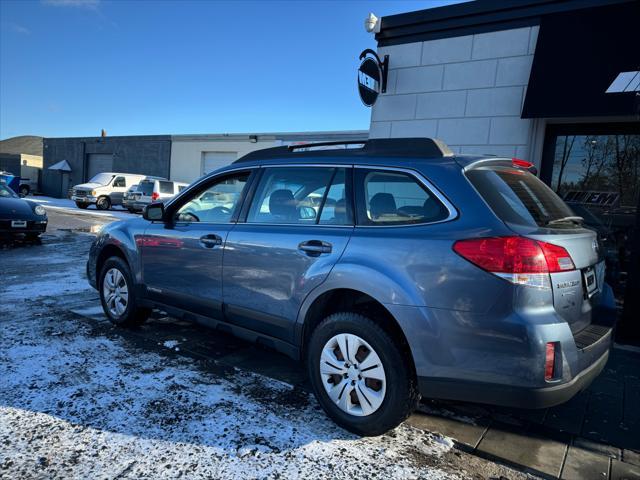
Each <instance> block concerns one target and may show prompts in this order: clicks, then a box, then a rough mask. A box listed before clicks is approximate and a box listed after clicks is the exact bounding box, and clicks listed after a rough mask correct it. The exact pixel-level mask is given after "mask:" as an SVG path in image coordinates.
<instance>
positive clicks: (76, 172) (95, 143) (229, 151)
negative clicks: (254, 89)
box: [42, 130, 368, 197]
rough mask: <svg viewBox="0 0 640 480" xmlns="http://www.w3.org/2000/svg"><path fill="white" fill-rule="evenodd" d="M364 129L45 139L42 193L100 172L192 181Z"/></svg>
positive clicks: (62, 192)
mask: <svg viewBox="0 0 640 480" xmlns="http://www.w3.org/2000/svg"><path fill="white" fill-rule="evenodd" d="M367 137H368V131H366V130H359V131H347V132H302V133H251V134H211V135H173V136H171V135H146V136H121V137H77V138H45V139H44V169H43V173H42V191H43V193H44V194H45V195H51V196H54V197H65V196H67V194H68V191H69V188H70V187H73V185H76V184H79V183H84V182H86V181H88V180H89V179H90V178H92V177H93V176H94V175H95V174H97V173H100V172H122V173H140V174H144V175H154V176H159V177H165V178H169V179H171V180H175V181H180V182H187V183H190V182H192V181H194V180H196V179H197V178H199V177H201V176H202V175H204V174H205V173H209V172H211V171H213V170H215V169H216V168H219V167H222V166H223V165H227V164H229V163H231V162H233V161H234V160H236V159H237V158H239V157H241V156H243V155H244V154H246V153H248V152H251V151H253V150H257V149H260V148H267V147H273V146H278V145H288V144H295V143H305V142H311V141H316V142H318V141H325V142H326V141H348V140H365V139H366V138H367Z"/></svg>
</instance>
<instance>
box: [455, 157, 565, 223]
mask: <svg viewBox="0 0 640 480" xmlns="http://www.w3.org/2000/svg"><path fill="white" fill-rule="evenodd" d="M467 178H468V179H469V180H470V181H471V183H472V184H473V186H474V187H475V188H476V190H478V192H479V193H480V195H481V196H482V198H484V200H485V201H486V202H487V203H488V204H489V207H491V209H492V210H493V211H494V213H495V214H496V215H497V216H498V217H499V218H500V219H502V220H503V221H505V222H509V223H514V224H519V225H532V226H534V225H537V226H539V227H551V226H552V225H549V222H551V221H554V220H559V219H562V218H566V217H570V216H572V215H574V213H573V212H572V211H571V209H570V208H569V207H568V206H567V204H566V203H564V202H563V201H562V199H561V198H560V197H559V196H558V195H556V193H555V192H554V191H553V190H551V189H550V188H549V187H548V186H547V185H545V184H544V183H543V182H542V181H541V180H540V179H539V178H538V177H536V176H535V175H532V174H531V173H529V172H526V171H523V170H518V169H515V168H509V167H481V168H477V169H473V170H470V171H469V172H467ZM553 226H555V227H558V228H567V227H577V225H576V224H575V223H572V222H570V221H567V222H561V223H556V224H555V225H553Z"/></svg>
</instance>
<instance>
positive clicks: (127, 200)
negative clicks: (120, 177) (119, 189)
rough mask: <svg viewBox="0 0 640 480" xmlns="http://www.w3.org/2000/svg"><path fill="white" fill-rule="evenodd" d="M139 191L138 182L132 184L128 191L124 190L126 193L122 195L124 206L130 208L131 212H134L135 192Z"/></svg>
mask: <svg viewBox="0 0 640 480" xmlns="http://www.w3.org/2000/svg"><path fill="white" fill-rule="evenodd" d="M137 191H138V184H137V183H136V184H135V185H131V186H130V187H129V188H128V189H127V191H126V192H124V195H123V196H122V206H123V207H124V208H126V209H127V210H129V211H130V212H131V213H133V212H134V210H132V208H131V206H132V203H133V199H134V197H133V194H134V192H137Z"/></svg>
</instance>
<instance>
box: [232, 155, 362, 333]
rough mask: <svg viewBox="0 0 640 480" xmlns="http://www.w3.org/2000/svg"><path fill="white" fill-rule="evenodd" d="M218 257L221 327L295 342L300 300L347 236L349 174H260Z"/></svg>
mask: <svg viewBox="0 0 640 480" xmlns="http://www.w3.org/2000/svg"><path fill="white" fill-rule="evenodd" d="M261 170H262V174H261V178H260V180H259V182H258V183H257V186H256V189H255V193H254V195H253V198H252V201H251V202H250V203H249V202H245V203H247V205H246V206H245V208H244V209H243V210H244V212H243V214H242V216H241V219H242V220H244V221H240V222H239V223H238V224H236V226H235V227H234V229H233V230H232V231H231V232H230V233H229V236H228V237H227V242H226V244H225V254H224V294H223V298H224V304H225V317H226V319H227V321H229V322H231V323H234V324H236V325H238V326H241V327H243V328H248V329H251V330H253V331H257V332H260V333H263V334H266V335H269V336H271V337H275V338H279V339H282V340H285V341H288V342H292V341H293V336H294V325H295V321H296V317H297V315H298V310H299V308H300V305H301V304H302V302H303V300H304V298H305V297H306V296H307V295H308V294H309V293H310V292H311V291H312V290H313V289H314V288H316V287H317V286H318V285H320V284H321V283H322V282H323V281H324V280H325V279H326V277H327V275H328V274H329V272H330V271H331V269H332V267H333V266H334V265H335V263H336V262H337V261H338V259H339V258H340V256H341V255H342V252H343V251H344V249H345V247H346V245H347V243H348V242H349V239H350V237H351V234H352V232H353V215H352V208H351V198H352V195H351V177H352V171H351V170H352V169H351V168H347V167H339V166H338V167H333V166H327V167H324V166H323V167H316V166H308V167H307V166H295V167H293V166H291V167H289V166H272V167H268V168H263V169H261Z"/></svg>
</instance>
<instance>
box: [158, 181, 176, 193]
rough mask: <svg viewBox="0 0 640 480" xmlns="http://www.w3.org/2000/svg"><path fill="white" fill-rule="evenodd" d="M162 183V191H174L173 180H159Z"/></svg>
mask: <svg viewBox="0 0 640 480" xmlns="http://www.w3.org/2000/svg"><path fill="white" fill-rule="evenodd" d="M158 183H159V184H160V193H171V194H172V193H173V182H163V181H159V182H158Z"/></svg>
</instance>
